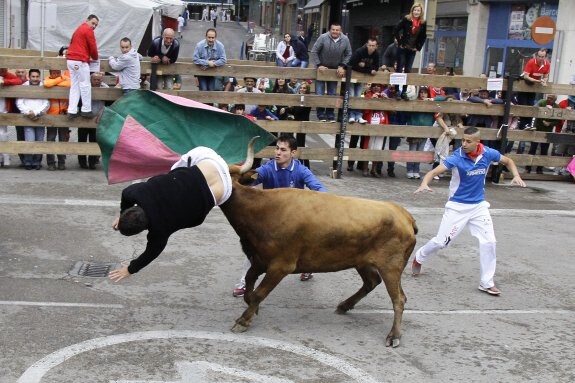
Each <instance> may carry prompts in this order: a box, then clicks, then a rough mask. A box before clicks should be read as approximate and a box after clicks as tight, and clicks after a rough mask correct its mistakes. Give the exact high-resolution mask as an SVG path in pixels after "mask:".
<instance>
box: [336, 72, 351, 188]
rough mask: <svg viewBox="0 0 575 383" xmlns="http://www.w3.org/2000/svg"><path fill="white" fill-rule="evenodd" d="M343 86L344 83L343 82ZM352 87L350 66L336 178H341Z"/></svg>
mask: <svg viewBox="0 0 575 383" xmlns="http://www.w3.org/2000/svg"><path fill="white" fill-rule="evenodd" d="M342 86H343V84H342ZM350 88H351V67H350V66H348V67H347V69H346V70H345V91H344V92H343V110H342V117H341V125H340V129H339V134H338V135H337V136H336V138H335V139H336V147H337V148H338V151H337V166H336V176H335V178H337V179H340V178H341V171H342V167H343V151H344V148H345V132H346V130H347V119H348V114H349V90H350Z"/></svg>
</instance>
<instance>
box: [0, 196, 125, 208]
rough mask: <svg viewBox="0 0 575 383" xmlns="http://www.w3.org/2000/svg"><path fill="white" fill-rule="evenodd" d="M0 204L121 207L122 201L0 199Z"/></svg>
mask: <svg viewBox="0 0 575 383" xmlns="http://www.w3.org/2000/svg"><path fill="white" fill-rule="evenodd" d="M0 204H6V205H56V206H62V205H66V206H96V207H119V206H120V201H106V200H96V199H58V198H30V197H0Z"/></svg>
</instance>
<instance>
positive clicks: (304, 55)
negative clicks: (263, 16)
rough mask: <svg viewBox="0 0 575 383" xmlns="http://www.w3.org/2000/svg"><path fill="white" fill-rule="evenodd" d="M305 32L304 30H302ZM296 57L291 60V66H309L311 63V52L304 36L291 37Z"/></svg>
mask: <svg viewBox="0 0 575 383" xmlns="http://www.w3.org/2000/svg"><path fill="white" fill-rule="evenodd" d="M301 32H302V33H303V31H301ZM291 45H292V47H293V51H294V55H295V59H294V60H292V61H291V62H290V65H289V66H290V67H300V68H307V67H308V65H309V53H308V52H307V46H306V45H305V40H304V38H303V37H301V36H300V37H296V36H292V37H291Z"/></svg>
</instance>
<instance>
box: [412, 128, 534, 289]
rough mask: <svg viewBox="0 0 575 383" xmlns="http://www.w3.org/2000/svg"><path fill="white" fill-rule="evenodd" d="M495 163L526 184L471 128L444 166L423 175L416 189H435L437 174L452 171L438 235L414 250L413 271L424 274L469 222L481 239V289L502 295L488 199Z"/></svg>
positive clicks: (472, 232)
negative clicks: (424, 267)
mask: <svg viewBox="0 0 575 383" xmlns="http://www.w3.org/2000/svg"><path fill="white" fill-rule="evenodd" d="M492 162H500V163H502V164H503V165H505V166H507V168H508V169H509V170H510V171H511V173H512V174H513V180H511V184H516V185H519V186H521V187H525V182H523V180H522V179H521V177H520V176H519V173H518V171H517V167H516V166H515V163H514V162H513V160H512V159H511V158H508V157H505V156H503V155H501V153H499V152H498V151H497V150H495V149H492V148H489V147H487V146H484V145H483V144H481V143H480V132H479V129H477V128H475V127H470V128H467V129H465V130H464V132H463V145H462V146H461V147H460V148H459V149H457V150H456V151H455V152H453V154H452V155H451V156H449V157H448V158H447V159H446V160H445V161H443V163H442V164H441V165H439V166H438V167H436V168H435V169H433V170H432V171H430V172H429V173H427V174H426V175H425V177H423V180H422V181H421V185H420V186H419V188H418V189H417V190H416V191H415V193H419V192H421V191H432V190H431V188H430V187H429V186H428V184H429V182H431V180H432V179H433V177H434V176H438V175H440V174H441V173H443V172H445V171H447V170H451V172H452V176H451V183H450V185H449V201H448V202H447V203H446V204H445V212H444V214H443V219H442V220H441V224H440V226H439V230H438V232H437V235H436V236H435V237H433V238H432V239H431V240H430V241H429V242H427V243H426V244H425V245H423V246H422V247H421V248H419V249H418V250H417V251H416V252H415V258H414V259H413V263H412V266H411V270H412V274H413V275H414V276H417V275H419V274H420V273H421V264H422V263H424V262H425V261H426V260H427V258H428V257H429V256H431V255H433V254H435V253H437V252H438V251H439V250H441V249H443V248H445V247H447V246H448V245H449V244H450V243H451V241H453V240H454V239H455V237H457V236H458V235H459V233H461V230H463V228H464V227H465V226H467V225H469V231H470V232H471V235H473V236H474V237H475V238H477V239H478V240H479V263H480V269H481V280H480V282H479V290H481V291H484V292H486V293H488V294H490V295H499V294H501V291H500V290H499V289H498V288H497V287H496V286H495V283H494V282H493V277H494V275H495V264H496V253H495V243H496V241H495V233H494V230H493V221H492V220H491V215H490V214H489V203H488V202H487V201H485V177H486V176H487V172H488V170H489V166H490V165H491V163H492Z"/></svg>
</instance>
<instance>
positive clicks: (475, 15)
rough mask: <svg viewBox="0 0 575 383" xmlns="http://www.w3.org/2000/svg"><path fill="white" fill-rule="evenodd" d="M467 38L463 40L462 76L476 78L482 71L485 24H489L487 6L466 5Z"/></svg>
mask: <svg viewBox="0 0 575 383" xmlns="http://www.w3.org/2000/svg"><path fill="white" fill-rule="evenodd" d="M467 12H468V14H469V16H468V18H467V36H466V38H465V57H464V59H463V75H465V76H478V75H479V74H480V73H481V72H482V71H483V61H484V57H485V46H486V44H487V24H488V22H489V4H483V3H480V2H478V3H477V4H475V5H468V6H467Z"/></svg>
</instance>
